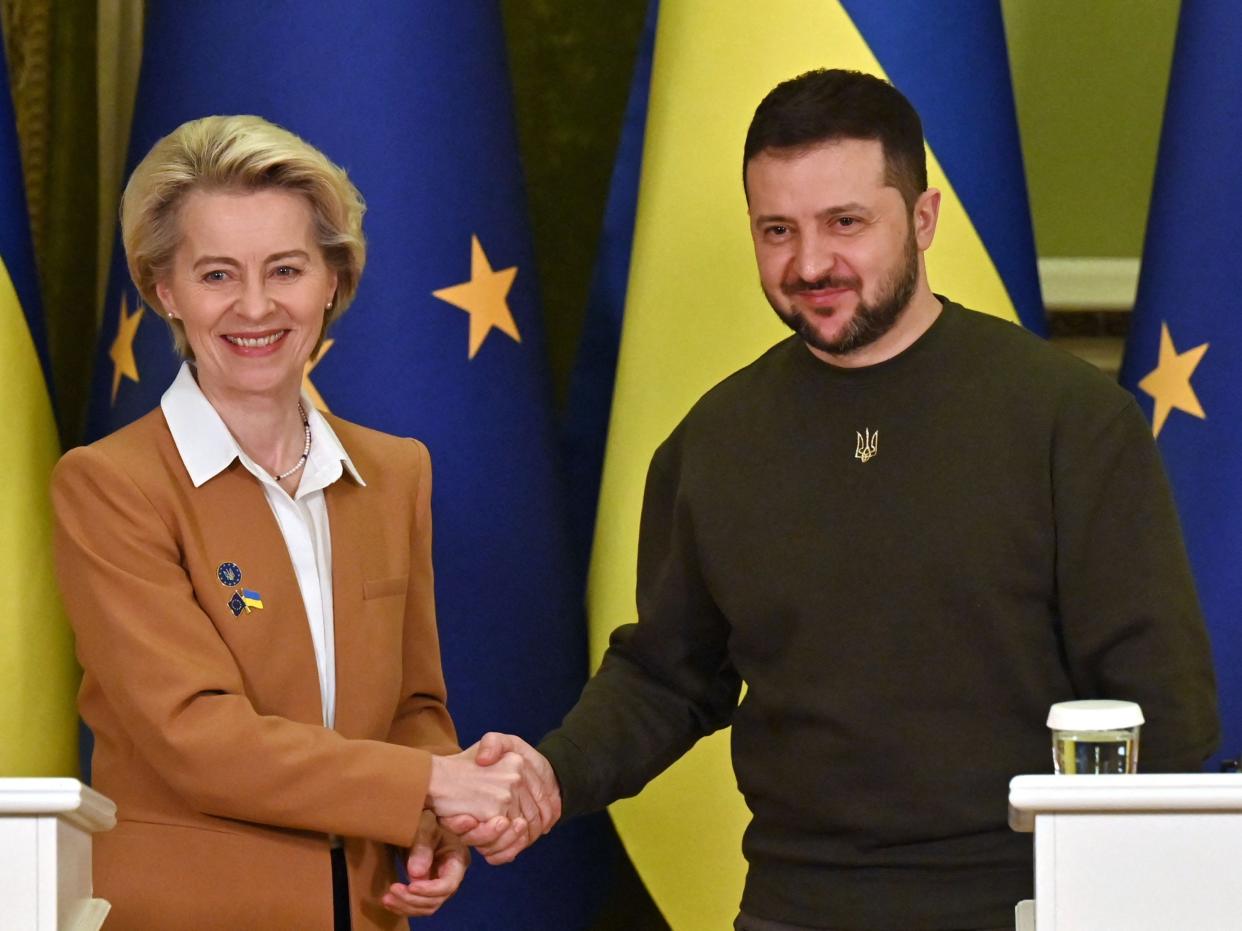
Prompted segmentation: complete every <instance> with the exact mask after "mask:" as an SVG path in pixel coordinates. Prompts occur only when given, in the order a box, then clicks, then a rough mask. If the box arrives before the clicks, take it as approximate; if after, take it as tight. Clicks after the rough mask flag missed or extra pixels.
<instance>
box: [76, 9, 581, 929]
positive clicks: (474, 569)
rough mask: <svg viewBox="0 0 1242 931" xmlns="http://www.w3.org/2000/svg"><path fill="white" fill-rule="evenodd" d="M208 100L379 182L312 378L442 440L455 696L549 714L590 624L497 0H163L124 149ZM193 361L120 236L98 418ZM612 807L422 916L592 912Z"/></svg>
mask: <svg viewBox="0 0 1242 931" xmlns="http://www.w3.org/2000/svg"><path fill="white" fill-rule="evenodd" d="M211 113H255V114H259V115H261V116H263V117H266V118H267V119H270V120H272V121H273V122H276V123H279V124H281V125H283V126H285V127H287V128H288V129H290V130H292V131H294V132H296V133H298V134H299V135H301V136H302V137H303V138H305V139H307V140H308V141H309V142H311V143H312V144H314V145H316V146H318V147H319V148H321V149H322V150H323V151H324V152H325V153H327V155H328V156H329V157H330V158H332V159H333V160H334V161H336V162H338V163H339V164H341V165H343V166H344V167H345V168H346V169H347V170H348V171H349V173H350V176H351V178H352V179H353V181H354V183H355V184H356V185H357V186H358V188H359V190H361V191H362V193H363V195H364V196H365V197H366V199H367V203H368V212H367V217H366V224H365V229H366V234H367V239H368V243H369V256H368V263H367V270H366V273H365V274H364V276H363V278H362V284H361V288H360V290H359V292H358V296H357V300H356V302H355V304H354V305H353V307H352V308H351V309H350V311H349V312H348V313H347V314H345V316H344V317H342V318H341V320H340V321H339V322H338V323H337V324H336V325H335V327H334V328H333V330H332V331H331V332H330V333H329V341H328V342H327V343H326V344H325V346H324V350H323V352H322V353H321V354H320V356H319V357H318V360H317V362H316V363H315V365H314V367H313V369H312V370H311V371H310V372H309V374H308V380H309V383H310V386H311V388H312V389H313V392H315V393H316V394H317V396H318V397H319V398H321V399H322V401H323V403H324V405H325V406H327V407H328V408H329V409H331V410H332V411H333V412H334V413H336V414H339V415H341V416H343V417H346V418H348V419H350V420H354V421H358V422H361V423H364V424H366V425H368V426H371V427H375V428H378V429H380V430H384V431H387V432H390V433H395V434H400V435H412V436H416V437H418V438H420V439H422V440H423V441H424V442H426V443H427V445H428V447H429V448H430V450H431V455H432V460H433V463H434V466H435V484H434V499H433V508H434V513H435V544H434V546H435V553H434V558H435V567H436V581H437V585H436V589H437V592H436V594H437V601H438V608H439V624H440V634H441V645H442V650H443V656H444V668H445V674H446V677H447V680H448V688H449V707H450V710H451V711H452V714H453V718H454V720H455V722H456V724H457V727H458V730H459V732H460V734H461V737H462V739H463V741H467V742H469V741H473V740H474V739H476V738H477V737H478V736H480V735H481V734H482V733H483V732H484V731H485V730H489V729H497V730H505V731H511V732H515V733H518V734H521V735H524V736H526V737H527V738H529V739H532V740H534V739H536V738H538V737H539V736H541V735H542V734H544V733H545V732H546V731H548V730H549V729H551V728H552V727H553V726H554V725H555V724H556V723H557V722H558V721H559V719H560V717H561V715H562V714H563V713H564V711H565V710H566V709H567V708H568V707H569V706H570V705H571V704H572V702H573V700H574V698H575V697H576V696H577V693H578V691H579V689H580V687H581V685H582V679H583V674H584V670H585V667H586V654H585V635H584V624H583V621H582V614H581V607H580V596H581V591H580V585H579V583H578V582H577V581H576V580H575V578H574V574H573V572H572V568H571V566H572V563H571V560H570V554H569V549H568V542H567V535H566V522H565V521H566V519H565V513H564V500H563V498H564V496H563V488H562V476H561V474H560V471H559V469H560V466H559V463H558V460H557V457H556V452H555V435H554V427H553V420H552V416H551V394H550V384H549V381H548V377H547V373H546V365H545V354H544V341H543V334H542V329H541V321H540V311H539V301H538V296H537V293H536V281H535V264H534V261H533V258H532V255H531V250H530V239H529V232H528V229H527V221H526V216H525V201H524V193H523V186H522V178H521V173H520V166H519V164H518V160H517V155H516V151H517V147H516V131H515V128H514V121H513V114H512V100H511V95H510V90H509V83H508V73H507V69H506V63H505V45H504V36H503V32H502V29H501V22H500V14H499V10H498V8H497V5H495V4H493V3H481V2H461V3H452V4H439V3H435V4H433V3H408V2H405V0H384V2H379V0H377V2H371V3H367V4H360V5H357V6H348V5H341V4H337V3H328V2H320V3H307V2H301V3H293V2H280V0H213V2H203V3H193V4H183V3H172V2H152V3H149V4H148V15H147V24H146V31H145V49H144V57H143V62H142V70H141V75H140V79H139V89H138V99H137V105H136V111H135V118H134V127H133V133H132V137H131V143H130V153H129V163H130V165H131V166H132V165H133V164H135V163H136V162H137V160H138V159H139V158H141V156H142V155H143V154H144V153H145V152H146V151H147V150H148V149H149V148H150V146H151V145H152V144H153V143H154V142H155V141H156V140H157V139H158V138H159V137H161V136H162V135H164V134H166V133H167V132H169V131H170V130H171V129H173V128H174V127H175V126H177V125H178V124H180V123H181V122H183V121H185V120H187V119H191V118H194V117H199V116H203V115H206V114H211ZM177 364H178V363H177V360H176V359H175V358H174V357H173V355H172V352H171V350H170V347H169V338H168V334H167V333H166V331H165V327H164V325H163V323H162V322H161V321H160V320H158V319H156V318H155V315H154V313H153V312H152V311H150V310H146V309H144V308H143V307H142V306H141V305H140V304H139V302H138V298H137V296H136V294H135V292H134V289H133V286H132V285H131V284H129V283H128V280H127V276H126V273H125V270H124V265H123V259H122V256H121V255H120V252H119V248H118V250H117V255H116V256H115V257H114V261H113V269H112V278H111V285H110V288H109V290H108V296H107V304H106V314H105V318H104V323H103V336H102V340H101V345H100V347H99V353H98V363H97V372H96V376H95V384H94V392H93V400H92V408H91V414H90V430H91V435H92V436H93V437H94V436H99V435H101V434H103V433H106V432H108V431H110V430H112V429H114V428H116V427H118V426H120V425H122V424H124V423H126V422H128V421H130V420H132V419H134V418H135V417H137V416H139V415H141V414H143V413H145V412H146V411H149V410H150V409H151V408H152V407H154V406H155V405H156V404H157V403H158V399H159V397H160V394H161V393H162V392H163V391H164V389H165V388H166V387H167V386H168V384H169V383H170V382H171V380H172V378H173V376H174V374H175V371H176V367H177ZM597 828H598V822H590V821H588V822H586V823H584V824H569V825H566V826H564V827H561V828H558V830H557V831H555V832H553V834H552V835H550V836H549V837H548V838H546V839H544V840H543V841H542V842H541V843H539V844H537V845H536V846H535V847H534V848H533V849H532V850H531V851H530V852H528V853H527V854H525V855H523V856H522V857H521V858H519V860H518V862H517V863H515V864H513V865H511V866H508V867H504V868H500V869H491V868H488V867H487V866H486V865H485V864H483V863H482V862H481V860H479V861H477V862H476V863H475V865H474V867H473V868H472V869H471V871H470V874H469V875H468V876H467V878H466V881H465V884H464V885H463V888H462V891H461V892H460V893H459V894H458V895H457V897H456V898H454V899H453V900H452V901H450V902H449V903H448V905H447V906H446V907H445V908H444V909H443V910H442V912H441V914H440V915H439V916H437V917H436V918H434V919H432V920H430V921H425V922H423V923H421V924H420V925H419V926H420V927H431V928H434V927H442V928H453V929H470V928H495V927H498V926H503V927H506V928H514V929H527V928H529V929H545V928H581V927H585V926H587V924H588V923H589V918H588V914H589V912H590V910H591V906H592V900H593V897H594V896H596V895H597V894H598V893H597V892H596V891H595V890H597V889H598V886H599V885H600V884H599V883H598V882H596V881H593V879H592V878H591V877H590V876H589V875H588V874H589V871H591V870H593V869H595V868H596V867H595V864H597V863H599V862H600V861H601V856H600V854H601V851H600V848H599V846H598V845H599V844H601V843H602V840H600V838H601V837H602V835H600V833H599V832H598V830H597Z"/></svg>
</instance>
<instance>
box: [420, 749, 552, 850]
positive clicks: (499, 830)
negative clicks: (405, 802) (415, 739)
mask: <svg viewBox="0 0 1242 931" xmlns="http://www.w3.org/2000/svg"><path fill="white" fill-rule="evenodd" d="M426 805H427V808H428V809H430V810H431V811H432V812H433V813H434V814H435V816H436V818H437V819H438V820H439V823H440V826H441V827H442V828H443V829H444V830H446V831H448V832H450V833H452V834H455V835H457V836H458V837H460V838H461V840H462V841H463V842H464V843H466V844H468V845H470V846H471V847H474V848H476V849H477V850H478V851H479V853H481V854H483V857H484V859H486V860H487V862H488V863H492V864H498V863H509V862H510V861H512V860H513V859H515V858H516V857H517V855H518V854H519V853H521V852H522V851H523V850H525V849H526V848H527V847H529V846H530V845H531V844H533V843H534V842H535V841H536V840H538V839H539V837H540V836H541V835H543V834H546V833H548V831H550V830H551V829H552V825H554V824H556V822H557V820H558V819H559V818H560V816H561V790H560V785H559V784H558V783H557V781H556V774H555V773H554V772H553V771H552V766H551V764H549V763H548V761H547V760H546V759H545V758H544V757H543V755H542V754H541V753H539V751H538V750H536V749H535V748H534V747H532V746H531V745H530V744H528V743H527V742H526V741H524V740H522V738H520V737H515V736H513V735H511V734H497V733H489V734H485V735H484V736H483V739H482V740H480V741H479V742H478V743H476V744H475V745H474V746H473V747H470V748H469V749H468V750H463V751H462V752H461V753H457V754H454V755H453V756H437V757H433V758H432V761H431V782H430V784H429V785H428V787H427V802H426Z"/></svg>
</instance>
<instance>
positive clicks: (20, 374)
mask: <svg viewBox="0 0 1242 931" xmlns="http://www.w3.org/2000/svg"><path fill="white" fill-rule="evenodd" d="M42 345H43V325H42V310H41V308H40V306H39V295H38V288H37V285H36V278H35V266H34V255H33V253H32V251H31V245H30V229H29V224H28V219H27V214H26V196H25V192H24V189H23V187H22V168H21V159H20V156H19V153H18V145H17V129H16V125H15V123H14V119H13V102H12V99H11V98H10V97H9V85H8V68H7V66H6V65H5V62H4V57H3V53H2V51H0V410H3V411H4V412H5V417H6V420H7V423H6V424H5V427H4V433H5V439H4V442H2V443H0V475H3V476H4V481H3V482H2V483H0V515H3V518H0V640H2V641H3V645H2V646H0V682H2V683H3V688H0V776H76V775H77V772H78V755H77V712H76V710H75V707H74V696H75V695H76V692H77V682H78V669H77V665H76V664H75V663H74V660H73V638H72V636H71V634H70V630H69V624H68V621H67V620H66V619H65V616H64V614H63V613H62V610H61V606H60V598H59V596H58V594H57V592H56V581H55V577H54V575H53V570H52V532H51V528H52V525H51V504H50V500H49V498H48V481H49V479H50V477H51V474H52V466H53V465H55V464H56V459H57V457H58V456H59V455H60V441H59V439H58V438H57V435H56V423H55V420H54V418H53V416H52V403H51V397H50V394H49V391H48V383H47V379H46V373H47V371H48V367H47V360H46V357H45V356H44V354H43V350H42Z"/></svg>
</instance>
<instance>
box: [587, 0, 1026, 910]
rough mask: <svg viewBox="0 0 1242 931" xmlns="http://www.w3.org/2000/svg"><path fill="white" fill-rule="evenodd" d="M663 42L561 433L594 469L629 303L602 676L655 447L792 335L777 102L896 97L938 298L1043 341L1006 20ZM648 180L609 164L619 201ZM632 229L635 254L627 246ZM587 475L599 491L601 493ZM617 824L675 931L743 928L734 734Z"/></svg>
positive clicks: (894, 7)
mask: <svg viewBox="0 0 1242 931" xmlns="http://www.w3.org/2000/svg"><path fill="white" fill-rule="evenodd" d="M654 42H655V45H654V60H653V61H652V62H651V77H650V83H649V86H646V87H644V86H642V85H641V83H640V84H639V85H636V86H635V88H634V90H633V93H632V97H631V107H632V108H633V107H634V105H635V101H641V100H642V98H643V96H645V95H648V94H649V96H648V99H647V109H646V119H645V124H644V123H642V122H641V121H640V120H635V121H634V122H633V123H632V124H630V126H631V127H633V126H637V127H638V129H639V130H640V131H642V132H643V133H644V141H643V143H642V146H641V152H642V166H641V184H640V186H639V193H638V197H637V204H636V208H635V207H634V205H633V202H632V201H629V200H628V199H627V198H626V197H625V196H624V195H623V194H618V193H617V191H616V190H615V189H614V194H613V198H612V200H611V201H610V212H609V217H608V219H607V220H606V221H605V226H606V238H605V242H604V253H603V255H602V257H601V266H600V269H599V270H598V271H597V279H596V292H595V296H596V299H597V303H596V306H595V307H593V308H592V313H594V314H596V315H599V317H602V319H603V320H604V322H603V323H601V322H600V319H599V317H597V318H596V319H590V320H588V322H587V333H588V338H589V339H591V340H592V343H591V347H590V351H591V352H592V353H593V354H592V356H591V359H592V361H591V362H589V363H584V364H582V365H580V367H579V371H578V373H577V378H576V382H575V391H576V392H579V393H580V394H579V397H576V398H575V399H574V403H575V405H577V408H576V410H575V411H574V418H573V420H572V422H571V449H574V450H575V452H576V459H575V461H576V462H578V463H583V462H589V461H590V459H591V454H590V449H589V446H590V442H591V440H590V438H591V437H592V435H600V434H601V433H602V430H599V429H598V428H593V427H592V426H591V424H590V422H589V421H590V417H591V412H590V411H589V410H584V409H583V405H582V404H581V401H580V397H582V396H586V395H593V396H594V398H595V399H596V403H595V412H596V413H597V414H598V413H599V412H600V406H599V404H598V399H599V398H600V397H605V398H606V397H607V391H606V390H602V391H601V390H599V388H598V386H597V385H592V383H591V379H590V374H591V372H592V371H594V372H600V371H603V372H605V373H608V374H611V371H610V369H609V368H608V367H607V366H606V365H603V364H600V363H601V361H604V362H606V361H607V348H608V344H607V339H606V335H605V334H606V333H607V331H608V323H607V321H608V320H616V321H619V320H620V318H621V314H620V305H621V303H622V302H623V306H624V327H623V332H622V335H621V340H620V349H619V356H618V360H617V366H616V381H615V393H614V394H613V397H612V407H611V420H610V423H609V426H608V430H607V454H606V457H605V465H604V472H603V481H602V487H601V489H600V494H599V510H598V517H597V523H596V526H595V532H594V541H595V542H594V548H593V552H592V557H591V573H590V582H589V591H588V610H589V614H590V627H591V654H592V663H593V665H594V664H598V662H599V659H600V657H601V655H602V653H603V651H604V648H605V647H606V645H607V638H608V634H609V632H611V631H612V630H613V629H614V628H615V627H617V626H618V625H620V624H623V623H627V622H630V621H632V620H633V619H634V590H635V561H636V558H635V557H636V549H637V539H638V519H639V512H640V503H641V500H642V489H643V479H644V476H645V474H646V469H647V465H648V462H649V461H650V459H651V455H652V453H653V452H654V450H655V448H656V446H657V445H658V444H659V443H660V442H661V441H662V440H663V439H664V437H665V436H667V435H668V433H669V432H670V431H671V430H672V428H673V427H674V425H675V424H676V423H677V422H678V421H679V420H680V419H681V417H682V416H683V415H684V414H685V413H686V411H687V410H688V409H689V408H690V406H691V405H692V404H693V403H694V401H695V400H697V399H698V398H699V396H701V395H702V394H703V393H704V392H705V391H706V390H707V389H708V388H709V387H711V386H712V385H713V384H715V383H716V382H718V381H720V380H721V379H722V378H724V377H725V376H726V375H728V374H729V373H730V372H733V371H735V370H736V369H739V368H741V367H742V366H744V365H745V364H747V363H748V362H750V361H751V360H753V359H754V358H755V357H756V356H758V355H759V354H760V353H761V352H762V351H763V350H765V349H766V348H767V347H769V346H771V345H772V344H773V343H775V342H777V341H778V340H780V339H781V338H783V337H785V336H787V335H788V331H787V330H785V329H784V327H783V326H782V325H781V324H780V323H779V322H778V321H777V320H776V318H775V316H774V315H773V314H772V312H771V309H770V308H769V307H768V305H767V303H766V301H765V299H764V297H763V294H762V293H761V291H760V289H759V287H758V284H757V281H756V278H757V273H756V271H755V259H754V254H753V248H752V245H751V241H750V236H749V232H748V223H747V215H746V203H745V199H744V195H743V192H742V185H741V179H740V176H741V154H742V144H743V140H744V139H745V135H746V128H747V126H748V124H749V122H750V118H751V116H752V114H753V113H754V109H755V107H756V105H757V104H758V103H759V101H760V100H761V99H762V98H763V96H764V95H765V94H766V93H767V92H768V91H769V90H771V89H772V88H773V87H774V86H775V85H776V84H778V83H780V82H781V81H783V80H786V79H788V78H791V77H793V76H795V75H797V74H800V73H801V72H804V71H808V70H811V69H815V68H825V67H833V68H848V69H855V70H859V71H866V72H870V73H873V74H877V75H880V76H883V77H886V78H888V79H890V80H892V81H893V83H894V84H896V85H897V86H898V87H899V88H900V89H901V90H902V91H903V92H904V93H905V94H906V95H907V96H908V97H909V98H910V99H911V101H912V102H913V103H914V105H915V107H916V108H917V109H918V110H919V111H920V114H921V115H922V117H923V121H924V129H925V132H926V135H927V139H928V144H929V159H928V170H929V175H930V183H931V185H932V186H933V187H936V188H939V189H940V190H941V191H942V193H943V197H942V201H941V212H940V223H939V227H938V230H937V233H936V240H935V244H934V245H933V247H932V249H931V251H930V252H929V253H928V254H927V265H928V269H929V275H930V279H931V282H932V285H933V287H934V288H935V289H936V290H937V291H938V292H940V293H943V294H946V295H948V296H950V297H952V298H953V299H954V300H957V301H960V302H961V303H963V304H965V305H966V306H968V307H973V308H975V309H978V310H982V311H988V312H991V313H994V314H997V315H999V316H1002V317H1006V318H1009V319H1015V320H1017V319H1020V320H1021V321H1022V322H1023V323H1025V324H1026V325H1027V326H1028V327H1030V328H1031V329H1034V330H1036V331H1037V332H1041V333H1042V332H1043V323H1042V320H1043V307H1042V301H1041V299H1040V294H1039V285H1038V280H1037V276H1036V268H1035V249H1034V241H1033V236H1032V232H1031V226H1030V220H1029V209H1028V206H1027V199H1026V188H1025V182H1024V176H1023V170H1022V159H1021V154H1020V150H1019V142H1018V132H1017V121H1016V117H1015V114H1014V107H1013V96H1012V91H1011V89H1010V79H1009V66H1008V58H1007V52H1006V47H1005V36H1004V29H1003V23H1002V21H1001V14H1000V8H999V5H998V4H996V3H995V2H984V0H973V2H960V3H955V4H952V5H945V4H929V3H925V2H918V0H819V2H816V3H806V2H804V0H769V2H767V3H764V4H752V3H740V2H730V3H720V2H716V0H665V2H664V3H663V4H661V5H660V7H659V11H658V21H657V24H656V27H655V40H654ZM640 67H643V62H642V60H641V59H640ZM622 148H623V157H624V153H625V152H626V151H631V152H634V151H637V150H638V146H636V145H634V142H633V139H632V138H630V139H627V140H626V141H624V142H623V145H622ZM637 174H638V172H637V171H636V170H634V168H633V167H623V166H622V165H621V164H618V168H617V173H616V174H615V175H614V184H625V183H626V181H627V179H629V178H634V177H637ZM631 217H632V220H631V219H630V218H631ZM627 224H632V230H633V235H632V240H627V239H626V238H625V237H624V236H619V235H618V230H622V229H627V228H629V227H628V226H627ZM631 247H632V251H631ZM626 269H628V278H627V277H626ZM621 282H628V283H627V285H626V286H624V287H619V286H618V284H619V283H621ZM613 332H614V333H615V332H616V327H615V325H614V327H613ZM587 406H590V405H587ZM573 444H576V445H573ZM577 478H578V484H579V487H587V488H589V487H590V481H589V476H588V477H585V478H584V476H583V475H581V474H580V475H579V476H578V477H577ZM588 493H589V492H588ZM612 814H613V819H614V821H615V822H616V824H617V829H618V832H619V833H620V834H621V837H622V839H623V840H624V842H625V845H626V848H627V850H628V851H629V853H630V856H631V858H632V859H633V860H634V863H635V865H636V867H637V868H638V871H639V873H640V874H641V876H642V877H643V880H644V881H645V883H646V884H647V888H648V890H649V891H650V892H651V894H652V896H653V898H654V899H655V900H656V902H657V904H658V905H659V906H660V908H661V910H662V911H663V913H664V915H665V917H666V918H667V919H668V920H669V923H670V924H671V925H672V926H673V927H674V928H679V929H681V928H685V929H699V928H722V927H729V926H731V923H732V920H733V917H734V915H735V913H736V908H737V902H738V899H739V897H740V893H741V888H742V881H743V876H744V872H745V864H744V861H743V860H742V856H741V835H742V830H743V828H744V827H745V825H746V823H747V821H748V820H749V815H748V813H747V811H746V809H745V806H744V805H743V802H742V799H741V797H740V795H739V794H738V792H737V789H736V783H735V780H734V777H733V773H732V769H731V766H730V761H729V745H728V734H727V733H719V734H716V735H714V736H713V737H710V738H708V739H706V740H703V741H701V742H700V744H699V745H698V746H696V747H695V748H694V750H692V751H691V752H690V753H689V754H688V755H687V756H686V757H685V758H683V759H682V760H681V761H680V762H678V763H677V764H676V765H674V766H673V767H672V768H671V769H670V770H668V771H667V772H666V773H664V774H663V775H662V776H660V777H659V778H658V779H657V780H655V781H654V782H653V783H652V784H651V785H649V786H648V787H647V789H646V790H645V791H644V792H643V793H642V794H641V795H640V796H639V797H637V798H635V799H629V800H624V801H621V802H618V803H617V804H615V805H614V806H613V807H612ZM670 826H675V828H671V827H670Z"/></svg>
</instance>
